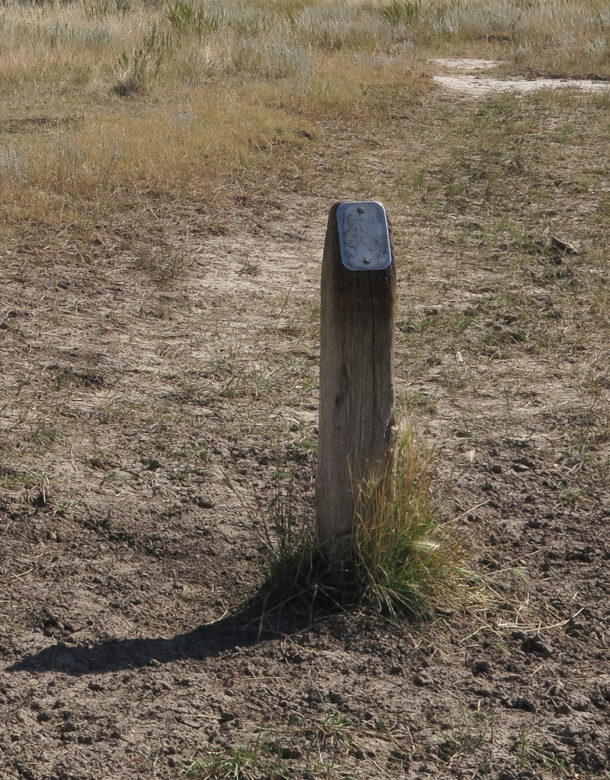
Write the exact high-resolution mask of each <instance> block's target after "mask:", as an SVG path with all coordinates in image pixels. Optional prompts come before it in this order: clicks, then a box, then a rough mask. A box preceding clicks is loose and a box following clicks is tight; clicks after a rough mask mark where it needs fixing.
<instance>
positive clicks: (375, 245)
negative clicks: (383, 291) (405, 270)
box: [337, 200, 392, 271]
mask: <svg viewBox="0 0 610 780" xmlns="http://www.w3.org/2000/svg"><path fill="white" fill-rule="evenodd" d="M337 224H338V227H339V247H340V248H341V261H342V262H343V265H344V266H345V267H346V268H348V269H349V270H350V271H383V270H384V268H388V267H389V266H390V265H391V263H392V250H391V249H390V231H389V228H388V218H387V216H386V213H385V209H384V207H383V206H382V205H381V203H379V202H378V201H376V200H365V201H362V202H360V203H358V202H354V203H341V205H340V206H339V207H338V208H337Z"/></svg>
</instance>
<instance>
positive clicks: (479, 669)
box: [470, 660, 491, 675]
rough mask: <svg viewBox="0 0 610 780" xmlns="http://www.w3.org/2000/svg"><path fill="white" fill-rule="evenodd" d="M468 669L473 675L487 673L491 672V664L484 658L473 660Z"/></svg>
mask: <svg viewBox="0 0 610 780" xmlns="http://www.w3.org/2000/svg"><path fill="white" fill-rule="evenodd" d="M470 670H471V671H472V673H473V674H474V675H477V674H489V673H490V672H491V665H490V663H489V661H485V660H479V661H474V662H473V664H472V666H471V667H470Z"/></svg>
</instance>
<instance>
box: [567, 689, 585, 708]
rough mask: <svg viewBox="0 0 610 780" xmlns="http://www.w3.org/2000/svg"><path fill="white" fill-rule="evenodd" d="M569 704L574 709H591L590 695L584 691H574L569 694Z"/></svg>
mask: <svg viewBox="0 0 610 780" xmlns="http://www.w3.org/2000/svg"><path fill="white" fill-rule="evenodd" d="M568 704H569V705H570V707H572V709H573V710H578V711H579V712H584V711H585V710H588V709H589V697H588V696H585V694H584V693H572V694H570V696H568Z"/></svg>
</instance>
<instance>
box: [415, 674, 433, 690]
mask: <svg viewBox="0 0 610 780" xmlns="http://www.w3.org/2000/svg"><path fill="white" fill-rule="evenodd" d="M413 682H414V683H415V685H420V686H422V687H423V686H425V685H432V678H431V677H430V675H429V674H428V673H427V672H418V674H416V675H415V676H414V677H413Z"/></svg>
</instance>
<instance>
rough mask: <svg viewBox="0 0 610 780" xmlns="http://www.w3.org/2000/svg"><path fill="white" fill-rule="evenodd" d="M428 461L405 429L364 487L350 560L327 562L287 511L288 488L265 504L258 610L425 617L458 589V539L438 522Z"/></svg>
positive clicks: (461, 580) (461, 552)
mask: <svg viewBox="0 0 610 780" xmlns="http://www.w3.org/2000/svg"><path fill="white" fill-rule="evenodd" d="M433 473H434V470H433V463H432V458H431V455H430V453H429V451H428V450H427V449H426V447H425V446H424V444H423V442H422V441H421V440H420V439H419V438H418V437H417V436H416V435H415V434H414V433H413V431H412V430H411V429H410V428H409V427H406V426H405V428H404V430H403V433H402V435H401V436H400V437H399V440H398V442H397V444H396V447H395V450H394V452H393V454H392V457H391V458H390V459H389V463H388V467H387V469H386V472H385V474H384V475H383V477H382V478H381V479H380V480H378V481H376V482H374V483H371V484H369V485H366V486H365V487H364V488H363V490H362V493H361V497H360V500H359V502H358V504H359V506H358V509H357V512H356V517H355V520H354V535H353V546H352V555H351V559H350V560H349V561H347V562H345V563H343V564H337V562H335V561H329V560H327V559H326V558H325V557H324V555H323V554H322V552H321V550H320V549H319V547H318V545H317V543H316V539H315V534H314V532H313V529H312V528H310V527H309V526H308V525H307V524H306V523H305V524H304V523H303V522H302V521H299V520H298V519H297V518H296V517H295V516H294V502H293V501H292V498H291V491H290V488H288V489H287V490H286V491H285V492H284V493H281V494H278V496H277V497H276V500H275V502H274V504H273V509H272V512H271V516H272V518H273V522H272V524H271V528H270V532H269V533H268V534H267V547H268V553H269V554H268V558H267V569H266V578H265V582H264V584H263V586H262V588H261V591H260V593H259V599H260V600H261V602H262V605H263V611H264V612H266V611H268V610H269V611H271V610H277V609H282V608H284V607H287V606H290V607H292V608H296V609H297V610H303V611H307V612H308V613H309V616H310V617H312V616H313V615H314V614H315V613H318V612H326V611H333V610H336V609H353V608H363V607H364V608H368V609H372V610H373V611H374V612H377V613H379V614H382V615H385V616H390V617H392V618H397V617H399V616H406V617H408V618H410V619H413V620H421V619H426V618H430V617H432V616H433V615H434V613H435V611H436V608H437V607H438V606H440V605H441V604H442V605H443V606H446V605H447V602H448V600H449V599H450V598H451V596H452V595H455V594H456V593H457V592H458V591H460V590H462V588H463V586H464V585H465V583H466V579H467V578H466V574H465V571H464V569H463V568H462V567H461V563H462V561H463V559H464V557H465V549H464V546H463V544H462V543H461V542H460V541H459V540H458V539H457V538H456V537H455V536H454V535H452V534H450V533H449V532H447V530H446V528H445V527H443V525H442V524H441V522H440V520H439V508H438V506H437V505H436V504H435V502H434V500H433V497H432V493H431V485H432V479H433Z"/></svg>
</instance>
